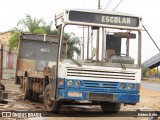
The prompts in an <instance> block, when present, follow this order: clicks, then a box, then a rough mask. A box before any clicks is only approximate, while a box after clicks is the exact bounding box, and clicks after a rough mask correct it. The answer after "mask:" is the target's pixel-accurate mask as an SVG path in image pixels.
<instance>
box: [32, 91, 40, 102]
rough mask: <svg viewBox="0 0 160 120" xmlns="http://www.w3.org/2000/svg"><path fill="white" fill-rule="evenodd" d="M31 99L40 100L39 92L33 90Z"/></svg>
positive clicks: (33, 100)
mask: <svg viewBox="0 0 160 120" xmlns="http://www.w3.org/2000/svg"><path fill="white" fill-rule="evenodd" d="M31 101H32V102H39V93H36V92H34V91H33V93H32V97H31Z"/></svg>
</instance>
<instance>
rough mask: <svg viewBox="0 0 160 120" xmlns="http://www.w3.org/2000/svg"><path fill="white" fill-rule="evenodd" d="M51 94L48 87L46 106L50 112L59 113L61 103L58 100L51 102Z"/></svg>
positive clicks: (46, 89) (45, 98)
mask: <svg viewBox="0 0 160 120" xmlns="http://www.w3.org/2000/svg"><path fill="white" fill-rule="evenodd" d="M50 92H51V91H50V86H49V85H47V86H46V88H45V92H44V97H43V101H44V105H45V107H46V109H47V111H48V112H52V113H58V112H59V111H60V107H61V102H60V101H57V100H51V96H50Z"/></svg>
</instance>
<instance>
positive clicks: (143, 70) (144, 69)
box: [142, 68, 147, 77]
mask: <svg viewBox="0 0 160 120" xmlns="http://www.w3.org/2000/svg"><path fill="white" fill-rule="evenodd" d="M146 72H147V69H146V68H143V69H142V77H146Z"/></svg>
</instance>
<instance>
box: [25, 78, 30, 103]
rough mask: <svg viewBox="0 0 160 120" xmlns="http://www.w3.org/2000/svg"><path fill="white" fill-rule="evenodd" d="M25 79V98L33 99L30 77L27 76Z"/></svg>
mask: <svg viewBox="0 0 160 120" xmlns="http://www.w3.org/2000/svg"><path fill="white" fill-rule="evenodd" d="M24 81H25V83H24V99H25V100H31V97H32V90H31V89H30V88H29V79H28V78H27V77H26V78H24Z"/></svg>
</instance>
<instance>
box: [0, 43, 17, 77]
mask: <svg viewBox="0 0 160 120" xmlns="http://www.w3.org/2000/svg"><path fill="white" fill-rule="evenodd" d="M16 62H17V51H11V52H10V51H9V48H8V47H7V46H3V68H2V79H11V78H15V73H16Z"/></svg>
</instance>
